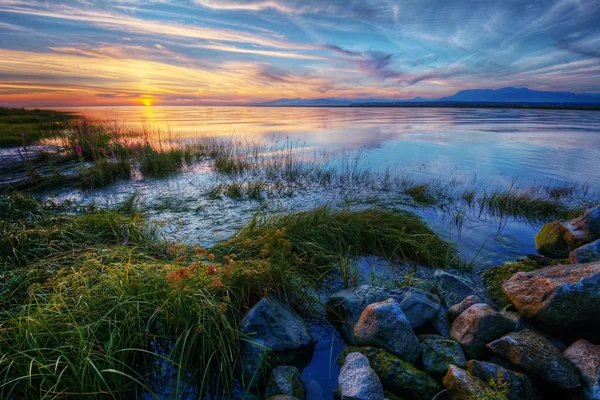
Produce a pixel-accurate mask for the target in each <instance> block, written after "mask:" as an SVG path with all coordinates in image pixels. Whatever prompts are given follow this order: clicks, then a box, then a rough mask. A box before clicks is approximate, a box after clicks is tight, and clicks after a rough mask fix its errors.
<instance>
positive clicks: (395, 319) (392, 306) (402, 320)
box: [354, 299, 421, 363]
mask: <svg viewBox="0 0 600 400" xmlns="http://www.w3.org/2000/svg"><path fill="white" fill-rule="evenodd" d="M354 340H355V342H356V344H358V345H359V346H375V347H379V348H382V349H384V350H386V351H388V352H390V353H392V354H395V355H397V356H399V357H401V358H402V359H403V360H406V361H408V362H411V363H414V362H415V361H417V359H418V358H419V354H420V353H421V344H420V343H419V339H417V336H416V335H415V334H414V332H413V330H412V327H411V326H410V322H408V320H407V319H406V317H405V316H404V312H403V311H402V307H400V304H398V303H397V302H396V300H394V299H388V300H386V301H382V302H380V303H373V304H370V305H368V306H367V307H366V308H365V310H364V311H363V313H362V314H361V316H360V319H359V320H358V322H357V323H356V325H354Z"/></svg>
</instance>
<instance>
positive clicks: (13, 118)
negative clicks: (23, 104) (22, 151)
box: [0, 107, 77, 146]
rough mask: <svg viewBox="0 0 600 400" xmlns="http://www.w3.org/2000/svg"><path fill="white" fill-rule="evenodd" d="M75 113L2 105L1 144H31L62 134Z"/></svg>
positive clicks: (0, 117) (0, 120) (0, 110)
mask: <svg viewBox="0 0 600 400" xmlns="http://www.w3.org/2000/svg"><path fill="white" fill-rule="evenodd" d="M76 118H77V117H76V116H75V115H73V114H70V113H66V112H59V111H54V110H39V109H35V110H25V109H22V108H21V109H16V108H2V107H0V146H19V145H23V144H25V145H31V144H34V143H36V142H38V141H39V140H41V139H44V138H48V137H54V136H56V135H58V134H60V132H61V130H62V129H64V128H65V127H66V126H67V125H68V123H69V121H72V120H73V119H76Z"/></svg>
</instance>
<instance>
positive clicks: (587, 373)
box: [563, 340, 600, 400]
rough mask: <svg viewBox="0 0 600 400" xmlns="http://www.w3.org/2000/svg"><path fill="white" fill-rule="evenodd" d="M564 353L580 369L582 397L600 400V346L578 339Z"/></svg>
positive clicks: (589, 399)
mask: <svg viewBox="0 0 600 400" xmlns="http://www.w3.org/2000/svg"><path fill="white" fill-rule="evenodd" d="M563 355H564V356H565V357H566V358H567V359H568V360H570V361H571V362H572V363H573V365H575V368H577V370H578V371H579V375H580V376H581V380H582V382H583V390H582V398H584V399H586V400H600V346H599V345H594V344H591V343H590V342H588V341H587V340H578V341H576V342H575V343H573V344H572V345H571V346H569V348H568V349H567V350H566V351H565V352H564V353H563Z"/></svg>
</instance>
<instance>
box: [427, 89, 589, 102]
mask: <svg viewBox="0 0 600 400" xmlns="http://www.w3.org/2000/svg"><path fill="white" fill-rule="evenodd" d="M438 101H439V102H469V103H478V102H482V103H483V102H485V103H511V104H519V103H599V102H600V95H589V94H576V93H571V92H545V91H542V90H531V89H527V88H513V87H506V88H502V89H497V90H492V89H474V90H461V91H460V92H458V93H456V94H455V95H453V96H449V97H442V98H441V99H438Z"/></svg>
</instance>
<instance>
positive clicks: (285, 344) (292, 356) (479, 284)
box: [240, 206, 600, 400]
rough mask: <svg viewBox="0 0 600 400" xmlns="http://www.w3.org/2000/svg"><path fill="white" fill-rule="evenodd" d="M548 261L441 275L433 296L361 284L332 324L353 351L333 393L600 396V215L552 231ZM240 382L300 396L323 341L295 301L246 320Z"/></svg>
mask: <svg viewBox="0 0 600 400" xmlns="http://www.w3.org/2000/svg"><path fill="white" fill-rule="evenodd" d="M535 240H536V247H537V249H538V251H539V253H540V254H539V255H529V256H527V257H524V258H523V259H521V260H517V261H516V262H514V263H511V264H507V265H503V266H498V267H495V268H492V269H491V270H489V271H486V272H485V273H484V274H483V276H482V277H481V278H482V279H466V278H465V277H464V276H462V275H461V274H459V273H458V272H454V271H447V270H436V271H435V272H434V273H433V274H432V275H431V282H430V283H431V286H430V289H428V290H427V291H425V290H422V289H419V288H415V287H408V286H407V287H402V288H399V289H388V288H382V287H372V286H368V285H365V286H358V287H353V288H349V289H345V290H342V291H340V292H337V293H335V294H333V295H332V296H331V297H330V298H329V299H328V301H327V303H326V311H327V317H328V319H329V320H330V321H331V322H332V323H333V324H335V326H336V327H337V329H338V330H339V332H340V333H341V335H342V337H343V338H344V340H345V342H346V344H347V347H345V348H344V350H343V351H342V353H341V354H340V355H339V357H338V359H337V363H338V365H339V366H340V374H339V386H338V388H337V389H336V391H335V393H334V396H335V397H336V398H341V399H343V400H349V399H356V400H358V399H365V400H367V399H368V400H371V399H373V400H377V399H384V398H387V399H406V400H426V399H437V400H440V399H451V400H474V399H510V400H513V399H543V398H561V399H567V398H573V399H590V400H592V399H593V400H598V399H600V330H599V328H600V206H598V207H595V208H592V209H589V210H587V211H586V212H585V213H584V214H583V215H582V216H581V217H579V218H577V219H574V220H570V221H554V222H551V223H549V224H546V225H545V226H544V227H543V228H542V230H541V231H540V232H539V234H538V235H537V236H536V239H535ZM242 333H243V334H245V335H246V336H247V337H248V340H245V341H243V342H242V363H243V367H242V370H243V371H241V373H240V374H241V376H243V380H244V382H245V383H248V382H251V383H252V384H254V385H255V386H256V388H257V391H258V393H260V395H261V396H262V397H264V398H268V399H294V398H295V399H300V400H303V399H305V398H307V397H306V389H305V387H304V385H303V383H302V380H301V379H300V370H301V368H302V366H303V364H302V362H303V361H302V360H306V358H307V357H308V359H310V355H311V352H312V348H313V347H314V344H315V339H314V338H313V337H312V336H311V332H310V329H309V328H308V326H307V324H306V322H305V321H304V320H303V319H302V317H300V315H299V314H298V313H297V312H296V311H294V310H293V309H292V308H291V307H290V306H289V305H288V304H286V303H285V302H282V301H279V300H277V299H274V298H264V299H263V300H261V301H260V302H259V303H258V304H256V306H254V307H253V308H252V309H251V310H250V311H249V312H248V314H247V315H246V316H245V318H244V320H243V321H242Z"/></svg>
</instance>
